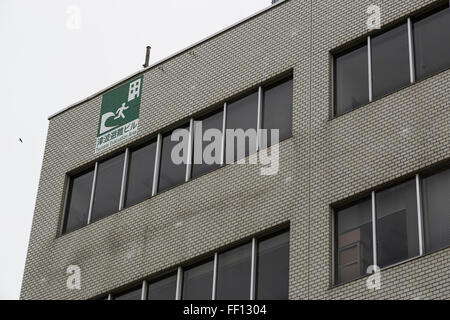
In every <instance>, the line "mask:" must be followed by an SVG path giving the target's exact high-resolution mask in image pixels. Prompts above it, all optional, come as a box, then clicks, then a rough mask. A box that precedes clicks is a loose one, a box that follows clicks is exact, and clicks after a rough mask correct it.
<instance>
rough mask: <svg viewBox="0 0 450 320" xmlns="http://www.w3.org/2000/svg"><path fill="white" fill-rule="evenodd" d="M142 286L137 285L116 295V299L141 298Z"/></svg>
mask: <svg viewBox="0 0 450 320" xmlns="http://www.w3.org/2000/svg"><path fill="white" fill-rule="evenodd" d="M141 299H142V287H141V286H140V287H137V288H134V289H131V290H129V291H126V292H123V293H120V294H117V295H114V300H141Z"/></svg>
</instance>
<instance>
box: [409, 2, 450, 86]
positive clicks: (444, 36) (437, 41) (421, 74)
mask: <svg viewBox="0 0 450 320" xmlns="http://www.w3.org/2000/svg"><path fill="white" fill-rule="evenodd" d="M414 48H415V60H416V75H417V79H418V80H421V79H424V78H426V77H428V76H431V75H433V74H436V73H438V72H440V71H443V70H445V69H447V68H449V67H450V9H449V8H448V5H447V8H446V9H444V10H442V11H440V12H437V13H435V14H433V15H431V16H428V17H426V18H424V19H422V20H419V21H416V22H415V23H414Z"/></svg>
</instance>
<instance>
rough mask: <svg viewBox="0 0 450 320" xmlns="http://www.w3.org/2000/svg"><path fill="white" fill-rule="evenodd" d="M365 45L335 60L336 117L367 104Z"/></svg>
mask: <svg viewBox="0 0 450 320" xmlns="http://www.w3.org/2000/svg"><path fill="white" fill-rule="evenodd" d="M367 63H368V55H367V45H364V46H362V47H360V48H358V49H356V50H353V51H351V52H349V53H346V54H344V55H341V56H338V57H337V58H336V59H335V68H336V69H335V74H336V79H335V88H336V116H339V115H342V114H344V113H347V112H349V111H352V110H354V109H356V108H358V107H360V106H362V105H364V104H366V103H368V102H369V74H368V65H367Z"/></svg>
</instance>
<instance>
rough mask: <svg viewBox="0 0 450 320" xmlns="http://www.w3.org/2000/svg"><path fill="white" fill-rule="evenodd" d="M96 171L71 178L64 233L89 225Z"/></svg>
mask: <svg viewBox="0 0 450 320" xmlns="http://www.w3.org/2000/svg"><path fill="white" fill-rule="evenodd" d="M93 177H94V170H89V171H88V172H85V173H83V174H81V175H79V176H75V177H72V178H70V182H69V192H68V194H67V196H68V198H67V204H66V213H65V218H64V226H63V232H62V233H67V232H71V231H73V230H76V229H79V228H81V227H83V226H85V225H87V220H88V215H89V203H90V201H91V190H92V179H93Z"/></svg>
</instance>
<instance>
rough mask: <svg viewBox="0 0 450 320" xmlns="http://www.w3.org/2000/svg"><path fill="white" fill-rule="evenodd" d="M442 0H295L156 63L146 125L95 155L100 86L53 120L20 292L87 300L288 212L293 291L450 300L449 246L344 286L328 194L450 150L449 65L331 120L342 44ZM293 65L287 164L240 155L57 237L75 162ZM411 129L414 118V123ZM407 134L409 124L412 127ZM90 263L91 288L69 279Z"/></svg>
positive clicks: (345, 192)
mask: <svg viewBox="0 0 450 320" xmlns="http://www.w3.org/2000/svg"><path fill="white" fill-rule="evenodd" d="M434 2H436V1H431V0H410V1H399V0H395V1H394V0H383V1H381V0H342V1H331V0H320V1H306V0H290V1H284V2H281V3H279V4H277V5H276V6H274V7H273V8H271V9H269V10H266V11H264V12H262V13H261V14H259V15H257V16H255V17H252V18H251V19H248V20H247V21H245V22H243V23H241V24H239V25H237V26H234V27H232V28H230V29H229V30H227V31H225V32H223V33H220V34H218V35H216V36H214V37H212V38H210V39H209V40H207V41H205V42H202V43H200V44H198V45H196V46H194V47H193V48H190V49H189V50H187V51H185V52H182V53H180V54H178V55H176V56H174V57H172V58H170V59H168V60H166V61H164V62H162V63H161V64H160V65H158V66H154V67H152V68H149V69H148V70H146V71H145V72H144V73H143V74H144V83H143V93H142V104H141V112H140V127H139V132H138V136H137V137H135V138H133V140H132V141H126V142H125V143H122V144H120V145H118V146H115V147H114V148H113V149H109V150H107V151H105V152H103V153H101V154H100V155H95V154H94V147H95V138H96V130H97V124H98V117H99V110H100V105H101V94H100V95H98V96H96V97H94V98H92V99H90V100H88V101H87V102H83V103H81V104H79V105H77V106H75V107H73V108H71V109H68V110H67V111H65V112H63V113H60V114H58V115H56V116H54V117H53V118H51V119H50V122H49V130H48V137H47V144H46V148H45V154H44V161H43V166H42V172H41V177H40V183H39V190H38V196H37V201H36V207H35V214H34V219H33V225H32V232H31V238H30V244H29V249H28V255H27V262H26V267H25V273H24V278H23V284H22V292H21V298H22V299H87V298H91V297H95V296H100V295H102V294H104V293H107V292H110V291H112V290H115V289H117V288H120V287H122V286H126V285H128V284H131V283H134V282H138V281H140V280H143V279H147V278H148V277H152V276H156V275H158V274H161V273H163V272H165V271H169V270H172V269H171V268H173V267H175V266H177V265H179V264H183V263H186V262H188V261H190V260H192V259H194V258H197V257H201V256H202V255H207V254H209V253H211V252H214V251H215V250H217V249H220V248H224V247H226V246H228V245H230V244H234V243H236V241H240V240H243V239H248V238H249V237H251V236H253V235H256V234H258V233H260V232H263V231H265V230H268V229H271V228H273V227H276V226H279V225H283V224H286V223H289V224H290V230H291V232H290V238H291V239H290V251H291V252H290V275H289V276H290V284H289V297H290V298H291V299H366V298H367V299H414V298H422V299H449V298H450V248H449V249H444V250H441V251H438V252H436V253H434V254H431V255H426V256H424V257H420V258H417V259H414V260H412V261H409V262H405V263H403V264H400V265H398V266H394V267H391V268H388V269H386V270H383V271H382V273H381V277H382V288H381V289H380V290H377V291H374V290H368V289H367V288H366V279H365V278H363V279H360V280H356V281H352V282H350V283H348V284H345V285H341V286H338V287H335V288H334V287H333V285H332V271H331V270H332V219H331V217H332V215H331V209H330V205H331V204H333V203H336V202H337V201H341V200H343V199H347V198H349V197H353V196H356V195H358V194H362V193H364V192H367V191H369V190H372V189H376V188H377V187H379V186H382V185H384V184H386V183H390V182H391V181H394V180H396V179H402V178H404V177H408V176H412V175H413V174H414V173H416V172H417V171H418V170H421V169H422V168H426V167H429V166H432V165H434V164H436V163H440V162H442V161H445V160H446V159H450V148H449V146H450V134H449V133H450V132H449V131H450V121H449V120H448V119H450V102H449V101H450V86H449V84H450V70H447V71H444V72H441V73H440V74H438V75H436V76H433V77H431V78H429V79H427V80H424V81H422V82H419V83H416V84H414V85H412V86H410V87H407V88H405V89H402V90H400V91H398V92H396V93H393V94H390V95H388V96H386V97H384V98H382V99H380V100H377V101H375V102H373V103H370V104H368V105H367V106H365V107H362V108H360V109H358V110H355V111H353V112H350V113H348V114H345V115H343V116H341V117H338V118H335V119H332V117H331V116H330V114H331V109H332V107H331V106H332V89H331V88H332V87H331V74H332V73H331V66H332V64H331V55H330V51H331V50H333V49H335V48H339V47H341V46H342V45H344V44H346V43H348V42H349V41H351V40H354V39H358V38H359V37H361V36H364V35H367V33H368V30H367V27H366V20H367V17H368V14H367V13H366V9H367V7H368V6H369V5H370V4H378V5H380V6H381V9H382V22H383V25H386V24H389V23H391V22H393V21H396V20H398V19H400V18H404V17H406V16H408V15H409V14H411V13H413V12H415V11H416V10H418V9H420V8H423V7H425V6H427V5H429V4H432V3H434ZM289 70H293V77H294V99H293V137H291V138H289V139H287V140H285V141H283V142H282V143H281V145H280V171H279V174H278V175H274V176H262V175H260V167H259V166H258V165H228V166H225V167H223V168H220V169H218V170H216V171H214V172H212V173H209V174H207V175H205V176H202V177H200V178H197V179H195V180H192V181H190V182H188V183H185V184H183V185H181V186H178V187H176V188H173V189H171V190H169V191H167V192H164V193H162V194H159V195H157V196H155V197H152V198H151V199H149V200H147V201H144V202H142V203H140V204H137V205H135V206H133V207H130V208H128V209H125V210H122V211H120V212H119V213H116V214H113V215H111V216H109V217H107V218H105V219H103V220H100V221H97V222H95V223H92V224H90V225H88V226H86V227H84V228H82V229H79V230H77V231H74V232H71V233H69V234H66V235H63V236H59V235H58V230H59V226H60V223H61V222H60V220H61V216H62V208H63V200H64V194H65V192H64V189H65V185H66V174H67V173H68V172H72V171H74V170H76V169H78V168H82V167H83V166H85V165H91V164H92V163H93V162H94V161H97V160H101V159H102V158H104V157H107V156H109V155H111V154H114V152H115V151H117V150H123V147H124V146H126V145H128V144H130V143H132V142H134V141H138V140H142V139H144V138H147V137H154V136H155V134H156V133H157V132H160V131H161V130H164V129H170V128H171V127H170V126H171V125H176V124H180V123H182V122H184V121H185V120H187V119H189V118H190V117H191V116H192V115H196V114H198V113H199V112H201V111H203V110H207V109H208V108H209V107H211V106H213V105H216V104H217V103H220V102H223V101H224V100H225V99H228V98H229V97H232V96H233V95H236V94H238V93H239V92H241V91H243V90H246V89H248V88H251V87H253V86H256V85H258V84H260V83H263V82H264V81H266V80H268V79H271V78H273V77H274V76H277V75H279V74H281V73H283V72H286V71H289ZM404 129H408V130H404ZM405 132H406V133H405ZM69 265H79V266H80V267H81V270H82V289H81V290H79V291H78V290H73V291H70V290H68V289H67V288H66V280H67V274H66V269H67V267H68V266H69Z"/></svg>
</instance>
